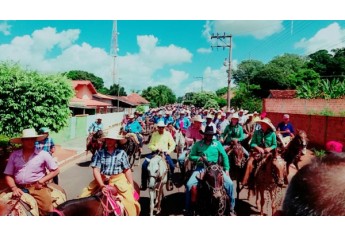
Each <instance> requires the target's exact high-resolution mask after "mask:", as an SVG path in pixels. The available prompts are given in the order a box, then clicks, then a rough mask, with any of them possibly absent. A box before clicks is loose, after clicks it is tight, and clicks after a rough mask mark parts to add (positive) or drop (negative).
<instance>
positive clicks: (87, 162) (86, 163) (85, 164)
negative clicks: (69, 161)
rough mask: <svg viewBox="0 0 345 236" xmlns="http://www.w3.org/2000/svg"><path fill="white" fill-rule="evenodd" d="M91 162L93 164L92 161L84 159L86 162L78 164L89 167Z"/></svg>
mask: <svg viewBox="0 0 345 236" xmlns="http://www.w3.org/2000/svg"><path fill="white" fill-rule="evenodd" d="M90 164H91V161H84V162H79V163H77V165H78V166H80V167H89V166H90Z"/></svg>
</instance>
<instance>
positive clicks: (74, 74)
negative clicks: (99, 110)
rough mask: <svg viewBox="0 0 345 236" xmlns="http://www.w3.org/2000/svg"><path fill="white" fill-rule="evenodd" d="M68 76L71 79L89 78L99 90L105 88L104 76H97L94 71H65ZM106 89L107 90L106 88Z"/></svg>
mask: <svg viewBox="0 0 345 236" xmlns="http://www.w3.org/2000/svg"><path fill="white" fill-rule="evenodd" d="M63 74H64V75H66V76H67V78H69V79H71V80H89V81H91V83H92V84H93V86H94V87H95V88H96V90H97V91H101V90H102V89H103V88H104V81H103V79H102V78H100V77H97V76H95V75H94V74H92V73H89V72H86V71H81V70H71V71H68V72H65V73H63ZM105 91H106V90H105Z"/></svg>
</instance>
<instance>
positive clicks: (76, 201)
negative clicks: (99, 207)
mask: <svg viewBox="0 0 345 236" xmlns="http://www.w3.org/2000/svg"><path fill="white" fill-rule="evenodd" d="M90 200H96V201H100V200H101V199H100V196H99V195H98V194H96V195H92V196H89V197H84V198H77V199H71V200H68V201H66V202H64V203H62V204H60V205H59V206H58V207H57V209H58V210H63V209H65V208H67V207H70V206H77V205H79V204H83V203H86V202H89V201H90Z"/></svg>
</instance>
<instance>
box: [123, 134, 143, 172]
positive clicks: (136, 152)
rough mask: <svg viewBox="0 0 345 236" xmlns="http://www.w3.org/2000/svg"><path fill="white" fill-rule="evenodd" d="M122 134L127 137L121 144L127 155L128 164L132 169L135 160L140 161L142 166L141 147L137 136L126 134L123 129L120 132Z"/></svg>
mask: <svg viewBox="0 0 345 236" xmlns="http://www.w3.org/2000/svg"><path fill="white" fill-rule="evenodd" d="M120 134H121V135H124V136H125V140H124V141H123V142H121V148H122V149H123V150H124V151H125V152H126V153H127V156H128V162H129V164H130V166H131V169H132V167H133V165H134V163H135V160H137V159H138V160H139V164H140V156H141V152H140V147H139V140H138V138H137V136H136V134H134V133H126V132H125V131H124V130H123V129H122V128H121V130H120ZM139 164H138V165H139Z"/></svg>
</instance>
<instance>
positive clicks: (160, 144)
mask: <svg viewBox="0 0 345 236" xmlns="http://www.w3.org/2000/svg"><path fill="white" fill-rule="evenodd" d="M157 128H158V130H157V131H155V132H153V134H152V137H151V140H150V143H149V144H148V148H149V149H151V151H152V153H151V154H149V155H148V156H147V157H146V158H148V159H151V158H152V157H153V156H154V154H155V152H157V151H158V152H163V153H164V155H165V158H166V161H167V162H168V164H169V167H170V171H169V173H168V179H169V181H170V182H171V181H172V176H173V174H174V169H175V165H174V162H173V160H172V159H171V156H170V153H172V152H173V151H174V150H175V147H176V143H175V141H174V139H173V137H172V136H171V133H170V132H169V131H167V130H166V129H165V124H164V121H160V122H158V124H157ZM148 165H149V162H148V161H147V160H146V159H145V161H144V162H143V165H142V167H141V187H140V189H141V190H143V191H144V190H146V189H147V178H148V176H147V166H148Z"/></svg>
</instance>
